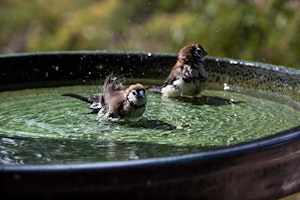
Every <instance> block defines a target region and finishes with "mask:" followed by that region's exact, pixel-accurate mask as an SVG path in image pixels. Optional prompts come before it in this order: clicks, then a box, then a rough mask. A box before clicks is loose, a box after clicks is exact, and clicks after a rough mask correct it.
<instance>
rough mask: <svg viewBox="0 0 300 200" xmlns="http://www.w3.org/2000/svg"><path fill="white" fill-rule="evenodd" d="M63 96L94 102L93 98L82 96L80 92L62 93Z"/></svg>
mask: <svg viewBox="0 0 300 200" xmlns="http://www.w3.org/2000/svg"><path fill="white" fill-rule="evenodd" d="M61 96H66V97H73V98H75V99H79V100H81V101H85V102H87V103H93V100H92V99H90V98H87V97H84V96H81V95H79V94H72V93H65V94H61Z"/></svg>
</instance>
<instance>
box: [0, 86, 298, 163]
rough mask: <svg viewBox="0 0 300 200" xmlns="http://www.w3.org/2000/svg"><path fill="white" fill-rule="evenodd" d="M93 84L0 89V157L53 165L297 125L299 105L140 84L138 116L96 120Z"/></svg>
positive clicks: (192, 148) (193, 145)
mask: <svg viewBox="0 0 300 200" xmlns="http://www.w3.org/2000/svg"><path fill="white" fill-rule="evenodd" d="M99 91H101V90H100V89H99V88H98V86H95V85H89V86H69V87H56V88H43V89H30V90H20V91H10V92H2V93H0V99H1V101H0V164H2V165H3V164H5V165H21V164H58V163H60V164H61V163H64V164H66V163H85V162H98V161H112V160H130V159H141V158H153V157H162V156H170V155H181V154H185V153H191V152H196V151H197V152H199V151H204V150H209V149H213V148H218V147H224V146H229V145H233V144H237V143H241V142H245V141H250V140H253V139H257V138H261V137H263V136H267V135H271V134H274V133H276V132H280V131H283V130H286V129H289V128H292V127H295V126H298V125H299V118H300V112H299V110H297V109H295V108H293V107H291V106H289V105H285V104H282V103H278V102H275V101H269V100H266V99H263V98H258V97H253V96H249V95H245V94H241V93H234V92H227V91H216V90H205V91H204V92H203V93H202V96H199V97H198V98H194V99H189V98H179V99H167V98H162V97H161V96H160V95H159V94H156V93H152V92H149V91H147V96H148V104H147V109H146V112H145V113H144V115H143V116H142V117H141V118H138V119H134V120H128V121H125V120H118V121H116V120H105V121H104V120H101V119H100V118H98V117H97V115H94V114H87V113H88V112H90V110H89V109H88V104H87V103H85V102H83V101H80V100H77V99H73V98H70V97H62V96H60V94H61V93H65V92H72V93H78V94H82V95H85V96H90V95H91V94H93V93H97V92H99Z"/></svg>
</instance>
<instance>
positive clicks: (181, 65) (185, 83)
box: [160, 42, 208, 97]
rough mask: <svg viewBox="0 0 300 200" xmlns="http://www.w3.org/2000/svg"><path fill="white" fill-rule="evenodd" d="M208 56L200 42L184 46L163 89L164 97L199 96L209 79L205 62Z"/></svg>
mask: <svg viewBox="0 0 300 200" xmlns="http://www.w3.org/2000/svg"><path fill="white" fill-rule="evenodd" d="M207 54H208V53H207V51H206V50H205V49H204V48H203V47H202V46H201V45H200V44H199V43H198V42H196V43H195V44H190V45H187V46H184V47H183V48H182V49H181V50H180V51H179V53H178V58H177V62H176V64H175V65H174V66H173V68H172V70H171V72H170V74H169V76H168V77H167V78H166V79H165V81H164V83H163V86H162V87H161V90H160V92H161V93H162V95H163V96H166V97H178V96H196V95H198V94H199V93H200V92H201V91H202V90H203V89H204V88H205V82H206V79H207V75H206V71H205V68H204V62H203V61H204V59H205V57H206V55H207Z"/></svg>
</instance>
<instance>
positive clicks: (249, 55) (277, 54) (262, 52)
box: [0, 0, 300, 68]
mask: <svg viewBox="0 0 300 200" xmlns="http://www.w3.org/2000/svg"><path fill="white" fill-rule="evenodd" d="M0 1H1V6H0V24H1V28H0V53H1V54H8V53H20V52H45V51H70V50H72V51H78V50H100V51H102V50H107V51H130V52H134V51H144V52H145V51H146V52H161V53H178V51H179V50H180V48H181V47H183V46H184V45H186V44H189V43H193V42H196V41H198V42H199V43H200V44H202V46H203V47H204V48H205V49H206V50H208V52H209V55H211V56H219V57H230V58H235V59H243V60H249V61H256V62H264V63H270V64H275V65H283V66H287V67H294V68H300V64H299V63H300V56H299V54H300V37H299V32H300V1H298V0H286V1H285V0H255V1H250V0H243V1H240V0H226V1H224V0H214V1H212V0H182V1H178V0H166V1H161V0H131V1H125V0H84V1H82V0H63V1H61V0H30V1H28V0H0Z"/></svg>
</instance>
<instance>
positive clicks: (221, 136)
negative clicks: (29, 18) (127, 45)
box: [0, 51, 300, 199]
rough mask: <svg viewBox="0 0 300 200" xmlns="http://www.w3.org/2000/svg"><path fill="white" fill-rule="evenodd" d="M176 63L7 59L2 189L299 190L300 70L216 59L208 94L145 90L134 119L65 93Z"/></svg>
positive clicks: (275, 194)
mask: <svg viewBox="0 0 300 200" xmlns="http://www.w3.org/2000/svg"><path fill="white" fill-rule="evenodd" d="M175 61H176V55H175V54H158V53H130V52H129V53H123V52H116V53H113V52H97V51H96V52H95V51H93V52H48V53H34V54H14V55H2V56H0V63H1V65H0V69H1V71H0V72H1V74H0V82H1V85H0V91H1V93H0V97H1V103H0V106H1V111H0V116H1V127H0V133H1V142H0V144H1V154H0V155H1V157H0V159H1V163H0V177H1V179H0V180H1V186H2V187H1V192H2V193H3V194H6V195H9V196H11V197H26V196H37V197H49V198H52V197H71V196H76V197H77V196H82V197H95V198H99V197H139V198H143V199H152V198H157V197H161V198H190V199H194V198H202V199H212V198H213V199H217V198H222V199H224V198H228V199H241V198H243V199H250V198H255V199H263V198H268V199H269V198H273V199H274V198H282V197H285V196H287V195H290V194H293V193H295V192H297V191H299V187H300V174H299V166H300V148H299V143H300V126H299V125H300V123H298V119H299V117H300V114H298V113H299V108H300V107H299V106H300V105H299V102H300V95H299V91H300V86H299V82H300V72H299V71H297V70H292V69H288V68H285V67H280V66H272V65H267V64H263V63H253V62H245V61H240V60H233V59H226V58H216V57H209V58H208V59H207V60H206V61H205V63H206V70H207V73H208V88H207V90H205V91H204V92H203V93H202V95H201V96H199V97H197V98H195V99H186V98H178V99H165V98H162V97H161V96H160V95H158V94H155V93H151V92H150V91H147V95H148V105H147V110H146V112H145V113H144V116H143V117H142V118H140V119H137V120H130V121H118V122H103V121H99V120H97V117H96V115H88V114H86V113H87V112H88V111H89V110H88V109H87V105H86V104H84V103H82V102H79V101H76V100H71V99H68V98H66V97H61V96H60V93H63V92H70V91H76V92H77V93H81V94H84V95H85V96H89V95H90V94H92V93H95V92H99V90H100V89H99V84H100V83H101V81H102V80H103V79H104V78H105V76H106V75H107V74H109V73H110V72H112V71H113V72H115V73H116V74H118V75H120V76H121V77H122V78H123V80H124V81H125V84H130V83H134V82H141V83H142V84H144V85H146V86H151V85H160V84H161V83H162V81H163V79H164V78H165V77H166V76H167V75H168V72H169V70H170V68H171V67H172V65H173V64H174V63H175ZM252 111H253V114H251V115H250V114H249V113H251V112H252ZM25 113H26V114H25ZM254 113H255V114H254ZM12 115H14V116H15V117H11V116H12ZM16 116H17V117H16ZM241 122H243V123H241ZM19 124H22V126H19ZM238 125H240V126H238ZM12 152H13V153H12ZM30 156H31V158H30Z"/></svg>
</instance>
